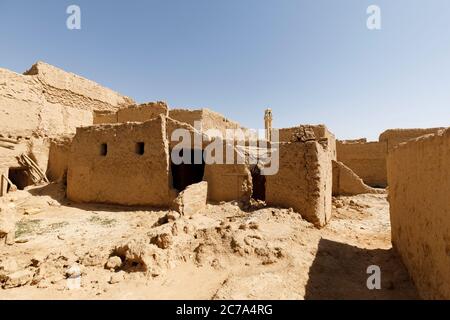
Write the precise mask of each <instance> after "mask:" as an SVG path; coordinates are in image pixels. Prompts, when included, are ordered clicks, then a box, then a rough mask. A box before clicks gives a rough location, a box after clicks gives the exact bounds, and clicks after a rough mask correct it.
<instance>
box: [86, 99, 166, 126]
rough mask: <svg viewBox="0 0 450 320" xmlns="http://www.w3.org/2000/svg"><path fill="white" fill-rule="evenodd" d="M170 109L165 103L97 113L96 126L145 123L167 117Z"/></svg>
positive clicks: (159, 102)
mask: <svg viewBox="0 0 450 320" xmlns="http://www.w3.org/2000/svg"><path fill="white" fill-rule="evenodd" d="M168 114H169V108H168V107H167V104H166V103H165V102H161V101H157V102H148V103H144V104H140V105H131V106H129V107H126V108H122V109H120V110H118V111H117V112H111V111H104V110H100V111H95V112H94V124H107V123H124V122H145V121H148V120H152V119H154V118H156V117H158V116H159V115H164V116H167V115H168Z"/></svg>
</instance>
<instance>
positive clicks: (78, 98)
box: [24, 61, 135, 111]
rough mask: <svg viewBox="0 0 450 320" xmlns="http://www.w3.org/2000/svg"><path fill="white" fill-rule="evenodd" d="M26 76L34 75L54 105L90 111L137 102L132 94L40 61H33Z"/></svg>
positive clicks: (46, 97) (115, 107)
mask: <svg viewBox="0 0 450 320" xmlns="http://www.w3.org/2000/svg"><path fill="white" fill-rule="evenodd" d="M24 75H28V76H32V78H34V79H35V80H36V81H37V82H38V83H40V84H41V86H42V93H43V95H44V97H45V99H46V100H47V101H48V102H49V103H51V104H60V105H64V106H68V107H73V108H76V109H83V110H87V111H92V110H112V111H117V110H119V109H120V108H123V107H127V106H129V105H133V104H135V102H134V101H133V100H132V99H131V98H129V97H125V96H123V95H121V94H119V93H117V92H115V91H113V90H111V89H108V88H105V87H103V86H101V85H99V84H98V83H95V82H94V81H91V80H88V79H86V78H83V77H80V76H78V75H76V74H73V73H70V72H66V71H64V70H61V69H59V68H56V67H54V66H52V65H49V64H47V63H44V62H41V61H39V62H37V63H36V64H34V65H33V66H32V67H31V68H30V70H28V71H26V72H25V73H24Z"/></svg>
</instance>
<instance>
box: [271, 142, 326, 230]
mask: <svg viewBox="0 0 450 320" xmlns="http://www.w3.org/2000/svg"><path fill="white" fill-rule="evenodd" d="M331 192H332V164H331V154H330V152H329V151H328V150H326V149H324V148H323V146H322V145H321V144H320V143H318V142H317V141H307V142H288V143H280V145H279V170H278V173H277V174H275V175H269V176H266V202H267V204H268V205H271V206H281V207H290V208H293V209H294V210H295V211H296V212H298V213H300V214H301V215H302V217H303V218H304V219H306V220H308V221H309V222H312V223H313V224H314V225H315V226H316V227H323V226H324V225H325V224H326V223H327V222H328V221H329V220H330V218H331Z"/></svg>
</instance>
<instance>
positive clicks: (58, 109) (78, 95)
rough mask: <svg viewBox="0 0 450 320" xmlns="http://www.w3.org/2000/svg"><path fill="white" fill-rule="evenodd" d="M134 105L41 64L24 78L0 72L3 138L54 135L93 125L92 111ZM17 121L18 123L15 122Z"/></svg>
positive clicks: (15, 74)
mask: <svg viewBox="0 0 450 320" xmlns="http://www.w3.org/2000/svg"><path fill="white" fill-rule="evenodd" d="M130 104H134V102H133V101H132V100H131V99H129V98H127V97H124V96H121V95H119V94H118V93H115V92H114V91H112V90H110V89H107V88H104V87H102V86H100V85H98V84H97V83H95V82H92V81H90V80H87V79H84V78H82V77H79V76H77V75H74V74H72V73H68V72H65V71H63V70H60V69H58V68H56V67H53V66H50V65H48V64H45V63H43V62H38V63H36V64H35V65H34V66H33V67H32V68H31V69H30V70H29V71H27V72H26V73H25V74H24V75H21V74H18V73H15V72H13V71H9V70H6V69H0V128H1V134H2V135H3V136H12V137H31V136H32V135H33V134H34V135H38V136H57V135H60V134H67V133H75V129H76V128H77V127H79V126H83V125H91V124H92V123H93V115H92V112H93V111H94V110H118V109H119V108H122V107H125V106H128V105H130ZM17 119H20V121H17Z"/></svg>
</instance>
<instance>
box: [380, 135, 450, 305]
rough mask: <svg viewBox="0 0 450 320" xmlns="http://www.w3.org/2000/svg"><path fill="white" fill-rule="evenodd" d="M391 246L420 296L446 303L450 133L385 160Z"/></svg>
mask: <svg viewBox="0 0 450 320" xmlns="http://www.w3.org/2000/svg"><path fill="white" fill-rule="evenodd" d="M388 179H389V204H390V216H391V227H392V243H393V246H394V248H396V249H397V251H398V252H399V253H400V255H401V257H402V259H403V262H404V263H405V265H406V267H407V269H408V270H409V273H410V275H411V276H412V278H413V280H414V282H415V284H416V286H417V288H418V291H419V293H420V295H421V296H422V297H423V298H425V299H450V268H449V266H450V201H449V190H450V130H449V129H447V130H446V131H444V132H441V133H440V134H436V135H428V136H423V137H420V138H417V139H416V140H413V141H409V142H407V143H404V144H401V145H399V146H398V147H397V148H395V149H394V150H393V151H392V152H391V153H390V154H389V157H388Z"/></svg>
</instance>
